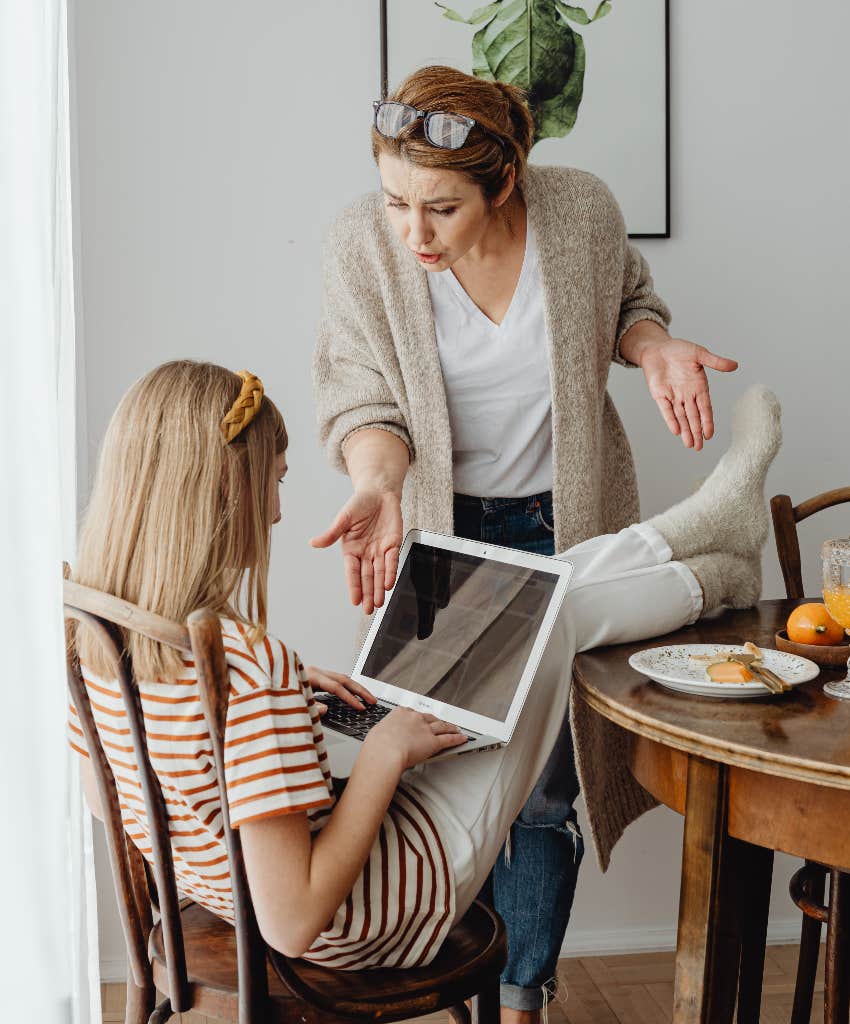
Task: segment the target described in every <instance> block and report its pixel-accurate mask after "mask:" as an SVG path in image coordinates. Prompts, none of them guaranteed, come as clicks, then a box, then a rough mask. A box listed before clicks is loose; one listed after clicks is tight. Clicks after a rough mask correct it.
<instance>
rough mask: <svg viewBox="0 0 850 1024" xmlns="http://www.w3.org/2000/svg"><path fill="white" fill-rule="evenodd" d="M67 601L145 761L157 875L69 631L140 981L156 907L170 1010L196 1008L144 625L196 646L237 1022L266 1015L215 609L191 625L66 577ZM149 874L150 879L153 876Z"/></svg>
mask: <svg viewBox="0 0 850 1024" xmlns="http://www.w3.org/2000/svg"><path fill="white" fill-rule="evenodd" d="M66 576H67V568H66ZM63 601H64V606H65V619H66V622H67V621H68V620H76V621H77V622H82V623H85V625H86V626H88V627H89V628H90V629H91V630H92V632H93V633H94V634H95V635H96V636H97V638H98V640H99V641H100V643H101V644H102V645H103V649H104V651H105V652H106V654H107V656H108V658H109V661H110V663H111V665H112V667H113V670H114V673H115V678H116V679H117V681H118V686H119V690H120V693H121V697H122V700H123V702H124V706H125V709H126V712H127V719H128V724H129V727H130V736H131V739H132V743H133V750H134V752H135V756H136V764H137V765H138V766H139V772H140V778H139V782H140V784H141V788H142V795H143V798H144V802H145V810H146V813H147V818H148V822H149V824H150V831H151V845H152V848H153V857H152V859H153V872H152V874H153V878H152V879H151V876H150V871H149V869H148V866H147V863H146V861H145V860H144V858H143V857H142V855H141V853H140V852H139V851H138V849H137V848H136V846H135V845H134V844H133V842H132V841H131V840H129V839H128V838H127V836H126V834H125V832H124V827H123V823H122V819H121V811H120V808H119V805H118V790H117V787H116V784H115V778H114V776H113V774H112V769H111V767H110V765H109V761H108V760H107V758H106V755H105V754H104V751H103V746H102V744H101V741H100V736H99V734H98V731H97V727H96V725H95V721H94V716H93V714H92V709H91V705H90V703H89V698H88V693H87V691H86V687H85V683H84V681H83V677H82V673H81V671H80V662H79V657H78V655H77V651H76V645H75V643H74V641H73V630H70V631H69V642H68V648H67V669H68V689H69V691H70V695H71V700H72V701H73V704H74V707H75V708H76V710H77V713H78V715H79V718H80V725H81V728H82V731H83V735H84V736H85V741H86V746H87V749H88V751H89V755H90V757H91V761H92V765H93V767H94V772H95V778H96V780H97V789H98V793H99V795H100V801H101V805H102V807H103V811H104V823H105V825H106V836H107V842H108V847H109V858H110V864H111V868H112V876H113V880H114V882H115V890H116V894H117V897H118V907H119V912H120V915H121V924H122V928H123V931H124V939H125V941H126V944H127V956H128V961H129V965H130V968H131V970H132V972H133V977H134V980H135V982H136V985H138V986H139V987H143V988H146V989H149V990H151V991H152V990H153V987H154V986H153V979H152V972H151V965H150V961H149V959H148V939H149V936H150V932H151V928H152V922H153V915H152V908H154V909H156V910H157V911H158V912H159V915H160V920H161V925H162V937H163V948H164V950H165V960H166V970H167V974H168V985H169V993H168V994H169V997H170V1002H171V1009H172V1011H173V1012H174V1013H181V1012H184V1011H187V1010H189V1009H191V988H190V983H189V979H188V976H187V972H186V951H185V948H184V944H183V931H182V927H181V923H180V903H179V900H180V897H179V896H178V892H177V885H176V881H175V873H174V860H173V856H172V850H171V842H170V838H169V832H168V812H167V810H166V805H165V798H164V796H163V793H162V789H161V788H160V785H159V780H158V779H157V776H156V773H155V772H154V770H153V767H152V765H151V761H150V757H149V755H148V747H147V737H146V734H145V724H144V716H143V714H142V705H141V699H140V697H139V690H138V686H137V684H136V679H135V677H134V674H133V666H132V664H131V663H130V658H129V657H128V655H127V652H126V649H125V642H124V632H125V631H127V632H136V633H140V634H142V635H143V636H146V637H149V638H151V639H153V640H156V641H159V642H160V643H164V644H167V645H168V646H169V647H172V648H174V649H176V650H179V651H181V652H183V653H189V652H191V655H192V657H193V660H194V663H195V668H196V672H197V677H198V685H199V691H200V695H201V703H202V708H203V713H204V718H205V720H206V725H207V728H208V730H209V734H210V738H211V741H212V742H211V745H212V750H213V758H214V761H215V768H216V776H217V782H218V789H219V797H220V799H221V817H222V827H223V829H224V840H225V844H226V847H227V856H228V863H229V867H230V877H231V884H232V892H233V906H234V914H235V919H236V956H237V976H238V983H239V996H238V1005H239V1022H240V1024H250V1022H258V1021H261V1020H263V1018H264V1010H265V1009H266V1007H267V1003H268V978H267V973H266V947H265V944H264V942H263V940H262V937H261V936H260V932H259V928H258V926H257V921H256V917H255V915H254V909H253V905H252V903H251V898H250V893H249V891H248V882H247V878H246V875H245V867H244V861H243V858H242V847H241V843H240V840H239V835H238V833H237V832H235V831H234V830H233V829H231V827H230V819H229V814H228V807H227V800H226V798H225V792H226V790H225V783H224V724H225V718H226V714H227V701H228V691H229V679H228V670H227V662H226V659H225V654H224V644H223V640H222V635H221V622H220V620H219V618H218V616H217V615H216V614H215V613H214V612H211V611H209V610H208V609H200V610H199V611H196V612H193V613H192V614H191V615H190V616H189V619H188V623H187V625H188V629H186V628H185V627H184V626H181V625H179V624H177V623H174V622H170V621H169V620H167V619H164V618H162V617H161V616H159V615H154V614H152V613H151V612H146V611H144V610H143V609H141V608H138V607H137V606H136V605H133V604H130V603H129V602H127V601H122V600H120V599H119V598H116V597H112V596H111V595H109V594H105V593H102V592H101V591H98V590H93V589H91V588H90V587H84V586H81V585H80V584H78V583H72V582H71V581H70V580H68V579H66V580H65V581H64V594H63ZM151 881H152V882H153V883H154V884H153V886H151V885H150V884H149V882H151ZM152 890H153V891H152Z"/></svg>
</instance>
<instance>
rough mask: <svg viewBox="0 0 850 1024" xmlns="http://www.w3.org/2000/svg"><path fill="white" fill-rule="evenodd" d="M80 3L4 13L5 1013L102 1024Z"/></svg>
mask: <svg viewBox="0 0 850 1024" xmlns="http://www.w3.org/2000/svg"><path fill="white" fill-rule="evenodd" d="M67 40H68V35H67V7H66V0H0V347H1V349H2V351H1V355H0V367H2V370H0V372H2V378H0V382H1V383H0V409H2V418H0V430H2V439H0V489H2V498H0V643H2V662H1V663H0V664H2V677H0V678H2V713H0V832H1V833H2V841H0V879H2V897H0V899H2V903H0V908H1V910H0V1002H2V1007H3V1010H2V1015H3V1020H8V1021H10V1022H15V1024H17V1022H19V1021H38V1022H39V1024H53V1022H54V1021H56V1022H60V1021H61V1022H63V1024H64V1022H69V1024H70V1022H78V1024H98V1022H99V1019H100V1003H99V989H98V985H97V973H96V950H97V928H96V919H92V911H93V906H92V901H91V897H90V894H89V895H87V892H86V886H85V877H86V872H87V867H86V864H87V863H90V858H89V860H88V862H87V860H86V858H85V847H86V846H87V845H90V842H91V828H90V821H89V819H88V816H87V815H84V814H83V813H82V809H81V804H80V796H79V785H78V781H77V779H76V776H75V772H74V767H73V764H72V762H71V759H70V757H69V754H68V749H67V744H66V741H65V736H64V731H65V726H64V722H65V707H66V703H67V701H66V695H65V678H64V650H63V646H64V641H63V625H62V605H61V586H60V579H61V562H62V559H63V558H66V559H69V560H70V559H72V557H73V538H74V533H75V503H76V487H75V464H76V463H75V414H74V409H75V373H74V367H75V346H74V279H73V269H72V243H71V203H70V196H71V185H70V141H69V140H70V135H69V110H68V45H67Z"/></svg>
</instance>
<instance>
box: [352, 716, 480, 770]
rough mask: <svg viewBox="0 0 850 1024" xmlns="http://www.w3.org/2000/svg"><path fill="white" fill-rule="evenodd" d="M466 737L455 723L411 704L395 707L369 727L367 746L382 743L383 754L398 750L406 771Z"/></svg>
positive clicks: (396, 752)
mask: <svg viewBox="0 0 850 1024" xmlns="http://www.w3.org/2000/svg"><path fill="white" fill-rule="evenodd" d="M467 738H468V737H467V736H466V734H465V733H463V732H461V731H460V729H458V727H457V726H456V725H450V724H449V723H448V722H442V721H440V719H439V718H435V717H434V716H433V715H426V714H423V713H422V712H421V711H412V710H411V709H410V708H394V709H393V710H392V711H391V712H390V713H389V714H388V715H387V717H386V718H385V719H384V720H383V721H382V722H379V723H378V724H377V725H376V726H374V728H373V729H372V730H371V731H370V733H369V735H368V736H367V737H366V740H365V742H364V746H372V745H373V744H380V750H381V753H382V755H384V756H385V755H386V754H387V753H390V754H392V753H395V754H397V755H398V756H399V758H400V762H401V765H402V771H404V769H405V768H412V767H413V766H414V765H415V764H419V763H420V762H422V761H427V760H428V758H429V757H433V756H434V755H435V754H439V753H441V752H442V751H443V750H448V749H449V747H457V746H460V744H461V743H466V741H467Z"/></svg>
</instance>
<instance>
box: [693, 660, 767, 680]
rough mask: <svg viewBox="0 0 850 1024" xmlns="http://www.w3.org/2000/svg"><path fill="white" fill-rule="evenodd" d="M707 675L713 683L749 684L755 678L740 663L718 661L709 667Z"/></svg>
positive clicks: (706, 670)
mask: <svg viewBox="0 0 850 1024" xmlns="http://www.w3.org/2000/svg"><path fill="white" fill-rule="evenodd" d="M705 674H706V675H707V676H708V678H709V679H710V680H711V681H712V682H713V683H749V682H751V681H752V680H753V679H754V678H755V676H754V675H753V674H752V672H750V670H749V669H748V668H747V666H746V665H743V664H741V662H740V661H718V662H715V663H714V664H713V665H707V666H706V669H705Z"/></svg>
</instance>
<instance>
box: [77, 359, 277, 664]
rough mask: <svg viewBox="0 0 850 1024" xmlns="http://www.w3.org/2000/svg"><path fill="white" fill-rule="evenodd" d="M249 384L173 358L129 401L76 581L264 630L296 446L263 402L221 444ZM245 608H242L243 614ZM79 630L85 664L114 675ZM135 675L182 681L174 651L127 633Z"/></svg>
mask: <svg viewBox="0 0 850 1024" xmlns="http://www.w3.org/2000/svg"><path fill="white" fill-rule="evenodd" d="M241 386H242V381H241V380H240V378H239V377H238V376H237V375H236V374H235V373H232V372H231V371H230V370H226V369H224V368H223V367H221V366H215V365H214V364H212V363H197V362H192V361H189V360H180V361H178V362H172V363H165V364H164V365H163V366H158V367H157V368H156V369H155V370H152V371H151V372H150V373H148V374H147V375H146V376H144V377H142V379H141V380H139V381H137V382H136V383H135V384H134V385H133V386H132V387H131V388H130V390H129V391H128V392H127V393H126V394H125V395H124V397H123V398H122V399H121V402H120V404H119V405H118V408H117V409H116V410H115V413H114V415H113V417H112V420H111V421H110V424H109V427H108V429H107V431H106V436H105V438H104V441H103V446H102V449H101V452H100V459H99V463H98V469H97V475H96V478H95V482H94V488H93V490H92V495H91V499H90V501H89V506H88V510H87V512H86V516H85V520H84V523H83V527H82V532H81V535H80V544H79V552H78V561H77V568H76V572H75V573H74V577H73V578H74V579H75V580H76V581H77V582H79V583H82V584H85V585H86V586H89V587H96V588H97V589H98V590H103V591H106V592H107V593H109V594H114V595H115V596H116V597H120V598H123V599H124V600H126V601H131V602H132V603H133V604H137V605H139V606H140V607H141V608H144V609H145V610H147V611H151V612H156V613H157V614H159V615H163V616H165V617H166V618H168V619H171V620H173V621H175V622H181V623H182V622H185V621H186V618H187V617H188V615H189V614H190V613H191V612H193V611H194V610H195V609H196V608H202V607H206V608H211V609H213V610H214V611H216V612H218V613H219V614H221V615H226V616H228V617H231V618H235V619H238V620H239V621H241V622H244V623H245V624H246V625H247V626H248V627H249V640H250V642H251V643H259V642H260V641H261V640H262V638H263V636H265V631H266V608H267V603H266V597H267V593H266V588H267V581H268V568H269V546H270V541H271V507H272V490H271V488H272V473H273V470H274V459H275V456H276V455H278V454H280V453H281V452H283V451H285V450H286V447H287V443H288V439H287V435H286V427H285V425H284V422H283V417H282V416H281V414H280V413H279V412H278V410H277V408H276V407H275V405H274V403H273V402H271V400H270V399H269V398H268V397H264V398H263V401H262V404H261V406H260V409H259V411H258V412H257V415H256V416H255V417H254V419H253V420H252V421H251V423H250V424H249V425H248V426H247V427H246V428H245V429H244V430H243V431H242V433H241V434H240V435H239V436H238V437H237V438H235V439H234V440H233V441H232V442H230V443H229V444H227V445H226V446H224V445H223V444H222V435H221V426H220V425H221V421H222V419H223V417H224V416H225V415H226V414H227V412H228V410H229V409H230V407H231V406H232V405H233V403H234V402H235V401H236V399H237V398H238V397H239V393H240V389H241ZM243 609H244V610H243ZM86 633H87V631H86V630H85V629H84V628H80V630H79V634H78V649H79V652H80V657H81V660H82V661H83V662H84V664H85V665H86V666H87V667H89V668H90V669H91V670H92V671H93V672H95V673H96V674H97V675H100V676H102V677H104V678H106V677H109V676H111V675H112V670H111V668H110V666H109V664H108V662H107V661H106V659H105V657H104V655H103V653H102V652H101V650H100V646H99V644H98V643H97V641H95V640H94V639H93V638H91V637H87V635H86ZM125 645H126V649H127V652H128V653H129V655H130V658H131V660H132V663H133V668H134V671H135V674H136V676H137V678H139V679H146V680H162V681H173V680H174V679H175V678H177V676H179V675H180V674H181V672H182V671H183V669H184V666H183V662H182V659H181V658H180V656H179V654H177V652H176V651H173V650H171V649H170V648H167V647H163V646H162V645H160V644H157V643H155V642H154V641H152V640H148V639H147V638H145V637H142V636H140V635H139V634H137V633H127V634H126V636H125Z"/></svg>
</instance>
